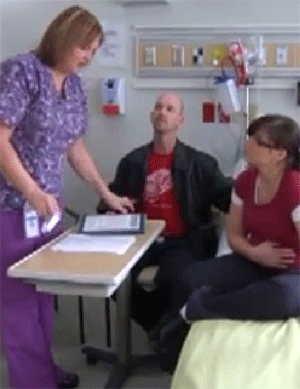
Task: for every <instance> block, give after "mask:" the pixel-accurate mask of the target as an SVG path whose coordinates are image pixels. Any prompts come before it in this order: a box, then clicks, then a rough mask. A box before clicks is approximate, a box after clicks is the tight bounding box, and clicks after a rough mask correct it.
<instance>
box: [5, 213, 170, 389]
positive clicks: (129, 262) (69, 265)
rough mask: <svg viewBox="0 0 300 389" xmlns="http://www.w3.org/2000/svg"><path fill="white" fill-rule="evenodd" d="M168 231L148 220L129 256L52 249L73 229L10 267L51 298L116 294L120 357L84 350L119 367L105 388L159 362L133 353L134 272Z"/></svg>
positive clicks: (92, 357) (116, 385)
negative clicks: (151, 246) (137, 265)
mask: <svg viewBox="0 0 300 389" xmlns="http://www.w3.org/2000/svg"><path fill="white" fill-rule="evenodd" d="M164 227H165V222H164V221H161V220H146V223H145V232H144V233H143V234H138V235H136V241H135V243H134V244H133V245H132V246H130V247H129V249H128V250H127V252H126V253H125V254H123V255H117V254H108V253H100V252H99V253H98V252H97V253H95V252H80V253H79V252H63V251H53V250H51V246H52V245H54V244H56V243H57V242H59V241H60V240H61V239H63V238H65V237H66V236H67V235H68V234H70V232H72V231H73V230H72V229H71V230H70V231H66V232H64V233H63V234H61V235H60V236H58V237H57V238H55V239H53V240H52V241H51V242H49V243H48V244H46V245H45V246H43V247H41V248H40V249H39V250H37V251H35V252H34V253H32V254H30V255H29V256H27V257H25V258H24V259H22V260H20V261H19V262H17V263H15V264H14V265H13V266H11V267H10V268H9V269H8V272H7V274H8V276H10V277H16V278H22V279H24V280H25V281H27V282H31V283H34V284H35V286H36V290H37V291H40V292H46V293H49V294H55V295H79V296H91V297H110V296H111V295H112V294H113V293H114V292H115V291H116V304H117V313H116V315H117V316H116V323H115V331H116V345H115V353H110V352H105V351H102V350H98V349H95V348H93V347H84V348H83V349H82V352H83V353H85V354H86V358H87V362H88V363H95V362H96V361H97V360H103V361H107V362H111V363H112V364H113V368H112V370H111V373H110V376H109V378H108V381H107V383H106V385H105V388H120V387H122V385H123V383H124V382H125V380H126V379H127V378H128V376H129V374H130V372H131V370H132V368H133V367H135V366H139V365H141V364H143V363H145V362H146V361H147V362H149V359H152V360H153V361H155V360H156V359H157V357H156V356H155V355H152V356H149V355H136V356H133V355H132V353H131V326H130V305H131V304H130V298H131V296H130V290H131V279H130V271H131V269H132V267H133V266H134V265H135V264H136V263H137V262H138V260H139V259H140V258H141V257H142V255H143V254H144V253H145V251H146V250H147V249H148V248H149V246H150V245H151V244H152V243H153V242H154V241H155V239H156V238H157V237H158V236H159V235H160V233H161V232H162V231H163V229H164Z"/></svg>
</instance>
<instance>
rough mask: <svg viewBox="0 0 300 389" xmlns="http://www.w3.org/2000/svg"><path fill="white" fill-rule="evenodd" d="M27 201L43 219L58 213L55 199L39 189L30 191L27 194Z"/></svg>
mask: <svg viewBox="0 0 300 389" xmlns="http://www.w3.org/2000/svg"><path fill="white" fill-rule="evenodd" d="M27 199H28V202H29V204H30V205H31V206H32V207H33V208H34V209H35V210H36V211H37V213H38V214H39V215H41V216H43V217H47V216H52V215H54V214H55V213H59V212H60V209H59V205H58V203H57V200H56V197H55V196H53V195H52V194H50V193H46V192H44V191H43V190H41V189H34V190H32V191H31V192H30V193H29V194H28V196H27Z"/></svg>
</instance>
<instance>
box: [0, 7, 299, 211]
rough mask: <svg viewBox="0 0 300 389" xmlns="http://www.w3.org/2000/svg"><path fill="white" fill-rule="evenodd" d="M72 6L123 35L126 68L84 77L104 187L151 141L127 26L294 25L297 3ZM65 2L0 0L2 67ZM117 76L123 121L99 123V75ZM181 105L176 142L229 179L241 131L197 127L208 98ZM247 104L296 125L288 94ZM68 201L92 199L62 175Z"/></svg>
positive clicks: (91, 142) (84, 205) (187, 95)
mask: <svg viewBox="0 0 300 389" xmlns="http://www.w3.org/2000/svg"><path fill="white" fill-rule="evenodd" d="M75 3H78V4H80V5H83V6H85V7H87V8H88V9H90V11H92V12H93V13H94V14H96V15H97V16H98V17H99V19H100V20H119V21H121V22H122V23H125V25H126V26H127V28H128V33H129V37H128V42H127V53H126V66H125V67H124V68H123V69H121V68H119V69H118V68H117V69H107V68H100V67H99V66H98V64H97V60H96V59H95V60H94V62H93V63H92V65H91V66H90V68H89V69H87V70H86V71H85V75H86V77H87V78H88V88H89V89H88V93H89V109H90V117H89V132H88V134H87V137H86V139H87V143H88V146H89V148H90V151H91V153H92V154H93V156H94V157H95V159H96V161H97V164H98V165H99V166H101V168H102V170H103V174H104V176H105V177H106V179H107V180H112V178H113V176H114V171H115V168H116V165H117V163H118V161H119V159H120V158H121V157H122V156H123V155H124V154H125V153H127V152H128V151H130V150H131V149H132V148H133V147H135V146H138V145H140V144H142V143H144V142H147V141H149V140H150V139H151V133H152V132H151V127H150V125H149V111H150V109H151V107H152V104H153V101H154V99H155V96H156V95H157V91H156V90H153V89H148V90H140V89H134V88H133V86H132V64H131V59H132V39H130V26H134V25H138V26H142V25H143V26H161V25H164V26H176V25H195V26H205V25H218V24H220V25H222V24H223V25H224V24H253V23H254V24H258V23H262V24H269V23H270V24H273V23H274V24H276V23H278V24H282V23H299V21H300V5H299V1H298V0H297V1H294V0H286V1H285V2H283V1H277V0H274V1H271V0H260V1H256V0H232V1H229V0H210V1H208V0H206V1H205V0H198V1H197V0H194V1H190V0H177V1H176V0H175V1H173V2H172V5H171V6H167V7H140V8H132V7H130V8H128V7H127V8H123V7H121V6H120V5H119V4H118V0H96V1H91V0H90V1H82V0H78V1H76V2H75ZM71 4H73V2H71V1H67V0H63V1H60V0H2V3H1V14H0V15H1V60H2V59H5V58H7V57H9V56H11V55H14V54H16V53H19V52H24V51H26V50H29V49H32V48H34V47H35V46H36V45H37V43H38V41H39V39H40V37H41V34H42V33H43V31H44V30H45V28H46V25H47V24H48V23H49V22H50V21H51V20H52V19H53V18H54V17H55V16H56V14H57V13H58V12H60V10H62V9H63V8H64V7H66V6H68V5H71ZM112 74H115V75H124V76H125V77H126V84H127V99H126V115H125V116H122V117H105V116H104V115H103V114H101V112H100V106H99V93H98V90H99V85H100V84H99V83H100V78H101V76H103V75H112ZM179 92H180V93H181V95H182V96H183V98H184V100H185V104H186V117H187V118H186V124H185V126H184V128H182V130H181V133H180V137H181V139H182V140H184V141H186V142H187V143H190V144H193V145H194V146H196V147H198V148H199V149H202V150H205V151H207V152H210V153H212V154H214V155H215V156H216V157H217V158H218V160H219V162H220V165H221V168H222V170H223V171H224V172H225V173H226V174H230V173H231V172H232V168H233V165H234V163H235V160H236V157H237V155H236V154H237V139H239V137H240V132H239V131H240V130H239V129H237V128H236V127H235V126H225V125H223V126H220V125H203V124H201V116H200V102H201V101H203V100H204V99H206V98H207V97H209V93H208V92H205V91H198V90H187V89H186V90H181V91H179ZM251 100H252V101H253V102H255V103H257V104H258V106H259V111H260V112H265V113H266V112H281V113H286V114H289V115H291V116H292V117H294V118H295V119H299V108H297V107H296V106H295V98H294V91H292V90H283V91H261V90H260V91H252V92H251ZM66 185H67V202H68V204H69V205H70V206H71V207H73V208H74V209H75V210H76V211H78V212H93V211H94V208H95V205H96V203H97V198H96V196H95V195H93V194H92V192H91V191H90V190H89V189H88V188H87V187H86V186H85V185H84V184H83V183H81V182H80V181H79V180H78V179H77V178H76V177H75V176H74V174H73V173H72V172H71V171H70V170H69V169H67V174H66Z"/></svg>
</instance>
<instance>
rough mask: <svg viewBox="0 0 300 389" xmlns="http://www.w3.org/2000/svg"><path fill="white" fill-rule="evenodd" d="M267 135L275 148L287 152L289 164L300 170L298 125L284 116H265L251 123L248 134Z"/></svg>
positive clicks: (299, 132) (299, 130) (299, 134)
mask: <svg viewBox="0 0 300 389" xmlns="http://www.w3.org/2000/svg"><path fill="white" fill-rule="evenodd" d="M257 132H264V133H265V134H267V136H268V138H269V140H270V141H271V142H272V144H273V145H274V147H275V148H279V149H280V148H283V149H285V150H286V151H287V164H288V166H290V167H293V168H295V169H300V128H299V125H298V123H297V122H296V121H295V120H293V119H291V118H290V117H288V116H284V115H264V116H261V117H259V118H257V119H255V120H254V121H253V122H251V123H250V125H249V127H248V131H247V134H248V135H249V136H252V135H255V134H256V133H257Z"/></svg>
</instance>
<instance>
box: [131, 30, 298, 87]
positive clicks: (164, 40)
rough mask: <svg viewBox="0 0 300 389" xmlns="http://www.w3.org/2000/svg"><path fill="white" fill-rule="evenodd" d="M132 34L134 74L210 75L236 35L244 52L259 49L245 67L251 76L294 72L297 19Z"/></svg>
mask: <svg viewBox="0 0 300 389" xmlns="http://www.w3.org/2000/svg"><path fill="white" fill-rule="evenodd" d="M134 40H135V59H134V73H135V77H136V79H137V80H146V79H149V82H153V79H154V78H157V79H158V78H159V79H161V80H162V79H185V80H186V81H188V79H190V80H191V81H193V80H195V79H204V80H205V79H207V78H211V77H213V76H215V75H216V74H219V73H220V61H221V59H222V58H223V57H224V56H225V55H226V54H227V51H228V46H229V44H230V43H231V42H233V41H237V40H238V41H241V42H242V44H243V46H244V48H245V49H246V53H247V55H248V54H251V53H252V54H253V55H254V54H255V53H256V54H258V55H259V60H258V61H256V63H255V65H254V66H253V69H252V70H251V68H249V69H250V70H251V71H252V72H253V75H254V77H260V78H273V79H274V78H276V79H279V78H280V79H283V78H284V79H293V80H295V79H299V78H300V29H299V25H264V26H262V25H247V26H242V25H241V26H209V27H192V26H182V27H135V28H134ZM229 66H230V64H225V67H229ZM254 67H255V69H254ZM198 85H199V84H198ZM203 85H205V81H204V83H203Z"/></svg>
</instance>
